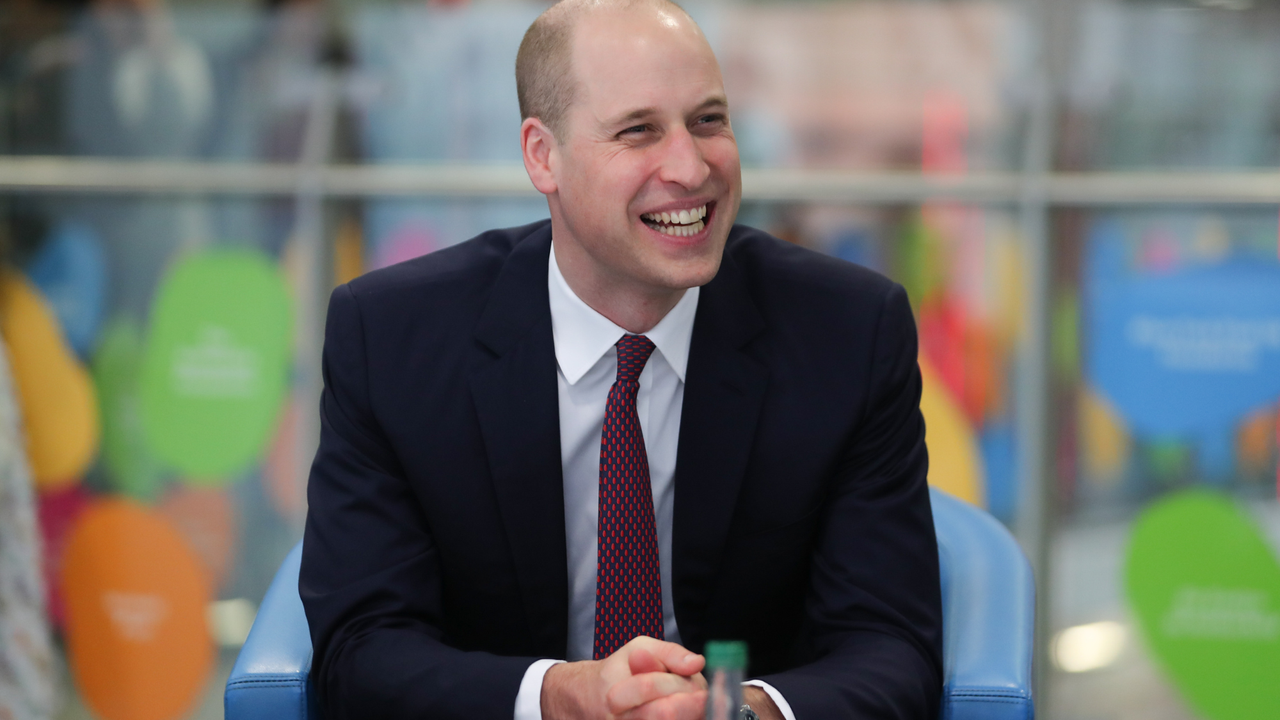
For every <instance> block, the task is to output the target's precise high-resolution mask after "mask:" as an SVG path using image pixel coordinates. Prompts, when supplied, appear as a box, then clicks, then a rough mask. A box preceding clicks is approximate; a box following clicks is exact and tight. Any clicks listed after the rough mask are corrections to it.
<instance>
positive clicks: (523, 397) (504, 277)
mask: <svg viewBox="0 0 1280 720" xmlns="http://www.w3.org/2000/svg"><path fill="white" fill-rule="evenodd" d="M550 241H551V229H550V226H549V225H548V226H547V227H544V228H542V229H540V230H537V231H535V232H534V234H533V235H531V236H529V237H528V238H526V239H525V240H523V241H521V242H520V243H519V244H518V245H516V247H515V248H514V249H513V250H512V252H511V255H510V256H509V257H508V259H507V261H506V263H505V265H504V267H503V269H502V271H501V273H500V275H499V276H498V280H497V282H496V283H495V285H494V290H493V294H492V296H491V297H490V300H489V304H488V305H487V306H486V308H485V311H484V314H483V315H482V317H481V319H480V323H479V325H478V326H477V330H476V339H477V340H478V341H479V342H480V343H481V344H482V345H483V346H484V347H485V348H487V349H488V351H489V353H491V357H492V358H493V359H492V362H491V363H489V364H488V365H485V366H484V367H482V368H481V369H480V370H479V371H477V372H476V373H475V374H474V375H473V376H472V378H471V394H472V398H473V400H474V402H475V406H476V413H477V416H478V417H479V421H480V428H481V433H482V435H483V436H484V443H485V452H486V455H487V457H488V460H489V468H490V472H491V473H492V478H493V488H494V494H495V495H496V497H497V501H498V508H499V513H500V515H501V517H502V523H503V526H504V529H505V530H506V534H507V541H508V543H509V544H510V548H511V555H512V557H513V559H514V561H515V568H516V578H517V581H518V583H519V586H520V592H521V595H522V600H523V603H524V607H525V613H526V618H527V621H528V625H529V631H530V634H531V637H532V638H533V641H534V643H535V645H536V647H537V649H538V652H540V653H546V654H549V655H552V656H556V657H563V653H564V651H565V647H564V644H565V639H566V637H567V635H568V625H567V623H568V612H569V581H568V569H567V567H566V564H567V560H566V555H565V528H564V482H563V479H562V474H561V467H560V415H559V395H558V390H557V389H556V358H555V344H554V339H553V336H552V332H551V311H550V307H549V305H548V300H547V259H548V254H549V252H550Z"/></svg>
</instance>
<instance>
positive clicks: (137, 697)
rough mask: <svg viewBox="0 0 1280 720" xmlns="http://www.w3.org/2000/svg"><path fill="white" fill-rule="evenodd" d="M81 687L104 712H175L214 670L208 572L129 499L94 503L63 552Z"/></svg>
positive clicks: (148, 719)
mask: <svg viewBox="0 0 1280 720" xmlns="http://www.w3.org/2000/svg"><path fill="white" fill-rule="evenodd" d="M63 563H64V564H63V581H62V582H63V591H64V593H65V596H66V606H67V644H68V655H69V659H70V662H71V667H72V670H73V672H74V675H75V680H76V685H77V687H78V688H79V690H80V694H81V696H82V697H83V698H84V700H85V702H86V703H87V704H88V705H89V707H90V708H91V709H92V710H93V711H94V714H95V715H97V716H98V717H100V718H103V719H104V720H173V719H174V718H178V717H180V716H182V715H184V714H186V713H187V712H189V711H190V710H191V708H192V706H193V704H194V703H195V702H196V700H197V699H198V697H199V694H200V691H201V690H202V689H203V688H204V685H205V683H206V681H207V680H208V677H209V674H210V671H211V670H212V669H213V659H214V648H213V642H212V639H211V638H210V635H209V629H208V625H207V624H206V621H205V609H206V607H207V606H208V603H209V601H210V599H211V597H212V591H211V583H210V581H209V574H208V572H207V571H206V570H205V569H204V566H203V564H202V563H201V561H200V558H199V557H198V556H197V555H196V553H195V552H193V551H192V550H191V548H190V547H188V545H187V542H186V540H184V539H183V537H182V535H181V533H179V532H178V531H177V530H176V529H174V527H173V526H172V525H170V524H169V523H168V522H166V521H165V520H164V519H163V518H161V517H159V516H158V515H156V514H154V513H152V512H151V511H149V510H147V509H146V508H144V507H143V506H141V505H139V504H137V503H135V502H133V501H132V500H125V499H111V500H104V501H101V502H98V503H95V505H94V506H93V507H91V508H90V509H89V510H87V511H86V512H85V514H84V515H83V516H82V517H81V519H80V522H79V524H78V526H77V527H76V529H75V531H74V532H73V533H72V536H71V540H70V542H69V543H68V545H67V554H66V557H65V558H64V560H63Z"/></svg>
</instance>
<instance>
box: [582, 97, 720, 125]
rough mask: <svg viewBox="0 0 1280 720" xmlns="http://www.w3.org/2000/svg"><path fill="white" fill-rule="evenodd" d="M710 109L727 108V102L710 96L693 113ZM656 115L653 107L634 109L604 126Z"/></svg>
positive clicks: (656, 110) (622, 123)
mask: <svg viewBox="0 0 1280 720" xmlns="http://www.w3.org/2000/svg"><path fill="white" fill-rule="evenodd" d="M712 107H723V108H728V107H729V101H728V100H727V99H726V98H725V97H724V96H723V95H712V96H711V97H709V98H707V99H706V100H703V101H702V103H701V104H699V105H698V107H696V108H694V110H693V111H694V112H695V113H699V112H702V111H703V110H706V109H707V108H712ZM657 113H658V108H655V107H645V108H636V109H635V110H632V111H631V112H629V113H627V114H625V115H622V116H619V117H617V118H615V119H613V120H612V121H610V122H608V123H605V124H606V126H608V127H615V126H618V125H625V124H627V123H630V122H634V121H636V120H643V119H644V118H647V117H650V116H652V115H656V114H657Z"/></svg>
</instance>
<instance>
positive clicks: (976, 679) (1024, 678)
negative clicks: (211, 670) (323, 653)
mask: <svg viewBox="0 0 1280 720" xmlns="http://www.w3.org/2000/svg"><path fill="white" fill-rule="evenodd" d="M931 494H932V502H933V521H934V524H935V525H936V527H937V532H938V555H939V559H940V560H941V564H942V613H943V625H944V638H943V651H944V655H943V671H944V673H945V677H944V689H943V699H942V717H941V720H1032V718H1033V717H1034V716H1035V709H1034V705H1033V703H1032V699H1031V653H1032V639H1033V636H1034V631H1033V626H1034V622H1035V583H1034V581H1033V579H1032V576H1031V568H1030V566H1029V565H1028V564H1027V560H1026V558H1025V557H1024V556H1023V554H1022V551H1021V550H1020V549H1019V548H1018V544H1017V543H1016V542H1015V541H1014V539H1013V537H1012V536H1011V535H1009V532H1008V531H1007V530H1005V529H1004V527H1003V526H1002V525H1000V523H998V522H996V521H995V519H993V518H992V517H991V516H990V515H988V514H987V513H985V512H983V511H981V510H979V509H977V508H975V507H973V506H971V505H968V504H966V503H964V502H961V501H960V500H956V499H955V498H953V497H951V496H949V495H946V494H945V493H941V492H938V491H937V490H931ZM301 558H302V544H301V543H299V544H298V546H297V547H295V548H294V549H293V551H292V552H290V553H289V556H288V557H286V558H285V560H284V563H283V564H282V565H281V566H280V570H279V571H278V572H277V573H276V577H275V580H273V581H272V583H271V587H270V588H269V589H268V590H267V595H266V597H265V598H263V600H262V606H261V607H260V608H259V609H258V618H257V620H256V621H255V622H254V624H253V629H252V631H251V632H250V633H249V639H248V641H246V642H245V644H244V648H243V649H241V651H240V657H239V658H238V659H237V660H236V664H235V667H234V668H233V669H232V671H231V678H230V679H229V680H228V681H227V690H226V695H225V709H226V718H227V720H281V719H282V718H288V719H289V720H318V718H319V717H320V713H319V711H318V709H317V707H316V705H315V695H314V693H312V692H311V680H310V676H309V673H310V671H311V635H310V632H309V630H308V629H307V618H306V615H304V614H303V611H302V601H301V600H300V599H299V598H298V563H299V561H300V560H301Z"/></svg>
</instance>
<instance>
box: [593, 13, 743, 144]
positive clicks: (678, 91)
mask: <svg viewBox="0 0 1280 720" xmlns="http://www.w3.org/2000/svg"><path fill="white" fill-rule="evenodd" d="M573 68H574V75H575V79H576V80H577V81H578V88H579V93H578V97H577V100H578V102H577V103H575V104H576V105H582V106H586V107H587V108H588V109H589V110H590V111H591V112H592V114H595V115H598V116H601V119H603V116H608V115H611V114H613V113H616V112H623V113H625V112H627V111H630V110H632V109H635V108H636V107H644V106H670V105H672V104H673V103H681V102H687V101H696V102H699V103H700V102H702V101H703V100H704V99H706V96H709V95H720V94H723V87H722V86H723V83H722V81H721V79H720V66H719V65H718V64H717V63H716V58H715V54H714V53H712V52H711V47H710V46H709V45H708V44H707V41H706V39H705V38H704V37H703V36H702V33H701V31H699V30H698V28H697V26H696V25H694V24H693V22H692V21H691V20H689V18H688V17H687V16H685V15H684V14H683V13H682V12H681V11H680V10H678V9H675V8H664V7H653V6H640V7H636V8H633V9H627V10H600V11H596V12H591V13H587V14H586V16H584V17H583V18H581V19H580V20H579V21H578V23H577V26H576V27H575V29H574V34H573Z"/></svg>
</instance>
